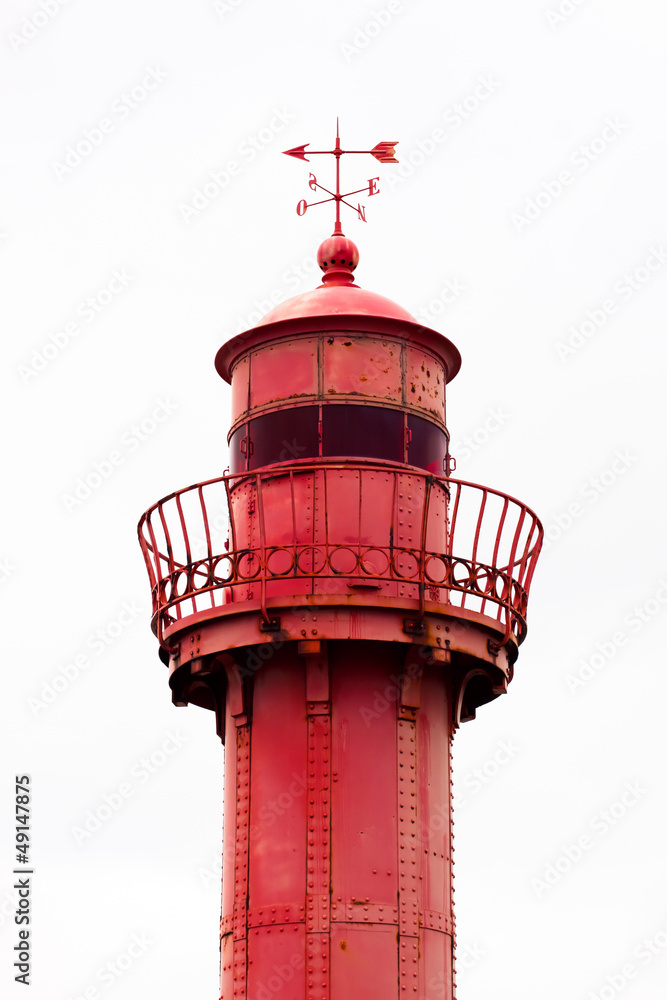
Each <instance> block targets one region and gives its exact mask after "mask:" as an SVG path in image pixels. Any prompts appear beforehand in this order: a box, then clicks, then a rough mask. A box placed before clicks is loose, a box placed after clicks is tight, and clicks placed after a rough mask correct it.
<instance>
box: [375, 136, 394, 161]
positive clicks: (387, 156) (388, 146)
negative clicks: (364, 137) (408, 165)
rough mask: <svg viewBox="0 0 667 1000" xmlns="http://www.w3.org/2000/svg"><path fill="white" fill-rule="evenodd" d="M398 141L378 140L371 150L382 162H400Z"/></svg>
mask: <svg viewBox="0 0 667 1000" xmlns="http://www.w3.org/2000/svg"><path fill="white" fill-rule="evenodd" d="M396 146H398V142H396V141H394V142H378V144H377V146H373V148H372V149H371V150H370V151H369V152H370V153H371V154H372V155H373V156H374V157H375V159H376V160H379V161H380V163H398V160H397V159H396V149H395V147H396Z"/></svg>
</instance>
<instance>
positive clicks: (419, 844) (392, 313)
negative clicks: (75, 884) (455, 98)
mask: <svg viewBox="0 0 667 1000" xmlns="http://www.w3.org/2000/svg"><path fill="white" fill-rule="evenodd" d="M394 145H395V144H394V143H379V144H378V145H377V146H375V147H374V148H373V149H370V150H359V151H357V150H344V149H343V148H342V147H341V145H340V138H339V136H338V134H337V136H336V143H335V146H334V148H333V149H331V150H321V151H318V150H308V149H307V144H306V146H302V147H297V148H296V149H294V150H289V151H288V153H289V154H290V155H292V156H295V157H297V158H298V159H303V160H306V159H307V158H308V157H309V156H310V155H312V154H317V153H330V154H333V155H334V157H335V165H336V180H335V190H333V191H331V190H328V189H327V188H325V187H323V186H322V185H321V184H320V182H319V181H318V179H317V177H316V175H315V174H312V173H311V174H310V178H309V186H310V189H311V190H312V191H315V192H323V193H326V194H329V195H330V197H329V198H322V199H321V200H322V201H332V202H333V203H334V206H335V209H336V219H335V224H334V231H333V234H332V236H330V237H328V238H327V239H325V240H324V242H323V243H322V244H321V246H320V248H319V250H318V254H317V259H318V263H319V266H320V268H321V271H322V281H321V284H320V285H319V286H318V287H314V288H313V289H311V290H309V291H306V292H305V293H303V294H301V295H297V296H296V297H295V298H292V299H290V300H288V301H286V302H283V303H281V304H280V305H278V306H276V308H274V309H273V310H272V311H271V312H270V313H268V314H267V315H266V316H265V317H264V318H263V319H262V320H261V322H260V323H258V324H257V326H255V327H253V328H252V329H250V330H247V331H246V332H244V333H242V334H240V335H238V336H235V337H233V338H232V339H231V340H229V341H227V342H226V343H225V344H223V346H222V347H221V348H220V350H219V351H218V353H217V356H216V359H215V365H216V369H217V371H218V373H219V375H220V376H221V377H222V379H224V380H225V381H226V382H227V383H229V384H230V385H231V398H232V423H231V427H230V428H229V433H228V435H227V443H228V449H229V464H228V468H227V469H226V470H225V472H224V473H223V474H222V475H220V476H219V477H218V478H216V479H213V480H209V481H207V482H202V483H196V484H195V485H193V486H190V487H187V488H185V489H181V490H177V491H176V492H175V493H172V494H170V495H169V496H168V497H166V498H164V499H163V500H160V501H159V502H158V503H156V504H155V505H154V506H152V507H151V508H150V509H149V510H148V511H147V512H146V513H145V514H144V515H143V517H142V518H141V521H140V523H139V539H140V543H141V546H142V550H143V554H144V557H145V560H146V566H147V569H148V574H149V578H150V585H151V590H152V604H153V617H152V625H153V629H154V631H155V634H156V636H157V639H158V643H159V654H160V657H161V659H162V661H163V662H164V663H165V664H166V665H167V666H168V670H169V685H170V688H171V692H172V699H173V701H174V703H175V704H176V705H179V706H184V705H189V704H192V705H198V706H200V707H202V708H205V709H208V710H210V711H211V712H212V713H213V716H214V719H215V725H216V729H217V732H218V734H219V735H220V738H221V740H222V742H223V743H224V748H225V751H224V775H225V777H224V842H223V877H222V909H221V923H220V953H221V995H222V998H223V1000H272V998H273V1000H404V998H415V1000H416V998H426V997H436V996H437V997H439V998H444V1000H450V998H453V997H455V941H456V935H455V922H454V906H453V887H452V864H453V859H452V854H453V845H452V808H451V779H452V775H451V744H452V739H453V737H454V734H455V732H456V729H457V728H458V727H459V726H460V725H461V723H463V722H466V721H468V720H471V719H473V718H474V717H475V713H476V710H477V709H478V708H479V707H480V706H481V705H483V704H485V703H487V702H490V701H492V700H493V699H494V698H496V697H497V696H498V695H500V694H503V693H504V692H506V690H507V687H508V684H509V683H510V681H511V680H512V676H513V672H514V666H515V663H516V660H517V655H518V649H519V645H520V644H521V642H522V641H523V639H524V638H525V635H526V613H527V601H528V592H529V587H530V582H531V578H532V575H533V572H534V569H535V564H536V560H537V558H538V555H539V551H540V546H541V540H542V528H541V525H540V523H539V520H538V519H537V517H536V516H535V514H534V513H533V512H532V511H531V510H530V509H529V507H527V506H526V505H525V504H523V503H522V502H520V501H519V500H516V499H514V498H513V497H510V496H508V495H506V494H504V493H502V492H500V491H498V490H494V489H492V488H490V487H487V486H480V485H477V484H474V483H468V482H464V481H462V480H459V479H456V478H454V477H453V476H452V472H453V471H454V463H453V460H452V459H451V458H450V454H449V433H448V429H447V417H446V391H447V385H448V383H449V382H450V381H451V380H452V379H453V378H454V377H455V376H456V374H457V372H458V371H459V367H460V364H461V358H460V355H459V352H458V350H457V348H456V347H455V346H454V344H453V343H451V342H450V341H449V340H448V339H447V338H446V337H444V336H443V335H442V334H440V333H438V332H437V331H435V330H432V329H429V328H427V327H425V326H423V325H422V324H420V323H419V322H418V321H417V320H415V319H414V317H413V316H411V314H410V313H409V312H408V311H406V310H405V309H404V308H402V307H401V306H400V305H397V304H396V303H395V302H393V301H392V300H390V299H389V298H385V297H384V296H382V295H378V294H376V293H374V292H371V291H368V290H366V289H364V288H363V287H360V286H359V284H358V283H357V273H356V272H357V265H358V263H359V252H358V250H357V247H356V246H355V244H354V243H353V242H352V241H351V240H350V239H348V238H347V237H346V236H345V235H344V234H343V231H342V225H341V219H340V213H341V206H342V205H349V206H350V207H351V208H352V209H353V210H354V211H355V212H356V213H357V215H358V217H359V218H361V219H365V208H364V207H362V206H361V205H356V206H355V205H354V204H352V203H351V202H349V201H348V200H347V199H348V198H350V197H351V196H352V195H357V194H359V193H361V192H364V193H365V194H366V195H367V196H371V195H374V194H376V193H378V192H379V178H378V177H374V178H370V179H369V180H367V181H366V183H365V186H364V187H361V188H357V189H356V190H355V191H352V192H348V193H342V192H341V190H340V163H341V158H342V157H343V156H344V155H345V154H346V153H367V154H371V155H372V156H374V157H375V159H376V160H377V161H379V162H380V163H383V162H395V159H394ZM332 187H333V185H332ZM317 203H318V202H314V203H313V204H317ZM310 207H311V205H308V204H307V203H306V202H305V201H302V202H299V206H298V208H297V212H298V214H300V215H302V214H303V213H304V212H305V211H306V210H307V209H308V208H310ZM211 445H212V447H213V446H216V447H217V442H211Z"/></svg>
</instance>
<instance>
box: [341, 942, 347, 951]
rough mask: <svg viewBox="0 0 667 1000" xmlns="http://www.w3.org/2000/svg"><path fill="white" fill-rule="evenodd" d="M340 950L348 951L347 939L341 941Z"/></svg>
mask: <svg viewBox="0 0 667 1000" xmlns="http://www.w3.org/2000/svg"><path fill="white" fill-rule="evenodd" d="M340 950H341V951H346V950H347V941H341V943H340Z"/></svg>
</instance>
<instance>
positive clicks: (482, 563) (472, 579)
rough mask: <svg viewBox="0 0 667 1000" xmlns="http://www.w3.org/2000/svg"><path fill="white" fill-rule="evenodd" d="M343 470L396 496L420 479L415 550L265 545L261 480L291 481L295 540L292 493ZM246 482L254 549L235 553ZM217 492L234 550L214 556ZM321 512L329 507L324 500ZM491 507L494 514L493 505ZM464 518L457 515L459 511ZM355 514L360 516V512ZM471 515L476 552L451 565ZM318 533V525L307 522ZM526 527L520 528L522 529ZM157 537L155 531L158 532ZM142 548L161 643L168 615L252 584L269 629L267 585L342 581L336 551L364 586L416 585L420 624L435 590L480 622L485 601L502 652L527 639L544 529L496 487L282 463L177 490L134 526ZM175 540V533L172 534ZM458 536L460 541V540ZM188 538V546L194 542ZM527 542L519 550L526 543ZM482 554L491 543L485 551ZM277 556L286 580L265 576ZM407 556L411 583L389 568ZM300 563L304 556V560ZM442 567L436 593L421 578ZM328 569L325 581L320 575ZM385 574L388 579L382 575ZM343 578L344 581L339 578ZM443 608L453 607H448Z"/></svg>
mask: <svg viewBox="0 0 667 1000" xmlns="http://www.w3.org/2000/svg"><path fill="white" fill-rule="evenodd" d="M339 470H343V471H348V472H349V471H359V470H360V471H371V472H372V471H374V470H377V471H380V472H383V473H385V474H386V473H392V474H393V475H394V476H395V477H396V478H395V487H394V489H396V488H397V486H398V476H407V477H412V478H415V479H420V480H422V481H423V483H424V492H423V495H422V498H421V504H422V511H421V530H420V532H419V535H420V537H419V539H418V540H417V539H415V544H413V545H408V546H400V545H395V544H394V542H393V540H392V541H391V542H390V545H389V546H385V545H382V544H373V545H371V544H370V543H366V542H362V541H361V538H360V539H359V540H358V541H357V542H350V543H346V544H345V545H341V544H332V543H331V542H330V539H329V537H328V534H327V535H326V540H325V541H317V542H316V541H315V539H314V538H313V540H312V541H308V540H304V542H303V543H300V542H298V539H297V536H296V534H294V537H293V540H292V543H291V544H288V545H272V544H271V542H270V539H267V533H266V525H265V513H264V491H263V489H262V483H264V482H266V481H267V480H271V479H273V478H276V477H282V476H288V477H289V480H290V492H291V498H292V508H293V520H294V531H296V522H295V514H294V508H295V496H294V483H295V479H297V478H298V477H299V476H301V475H309V474H311V473H316V472H321V471H324V472H325V473H326V472H336V471H339ZM326 478H327V477H326V476H325V486H326ZM244 481H246V482H248V483H252V484H254V488H255V495H256V500H257V505H258V510H257V517H258V521H257V522H256V523H257V525H258V528H259V538H258V539H257V543H258V544H255V545H254V546H250V547H248V546H246V547H243V548H238V549H237V548H236V545H237V534H238V531H237V529H238V525H236V523H235V518H234V516H233V507H232V497H233V495H234V491H235V490H236V488H237V487H238V486H239V485H240V484H242V483H243V482H244ZM436 485H437V486H440V487H441V488H442V489H443V490H444V491H445V493H446V495H447V497H448V498H449V500H450V501H452V502H453V513H452V515H451V522H449V518H448V517H447V528H446V532H447V533H446V536H445V537H446V551H444V552H437V551H430V550H429V549H428V548H427V544H426V542H427V531H428V519H429V504H430V498H431V496H432V495H433V487H434V486H436ZM215 486H223V487H224V496H225V500H226V507H227V516H228V523H227V525H226V527H227V529H228V531H229V534H230V536H231V537H230V541H231V542H232V548H231V549H230V548H229V541H228V542H227V543H226V550H225V551H218V552H214V551H213V549H214V545H213V543H212V540H211V532H210V523H209V520H210V519H209V511H208V510H207V505H206V499H205V491H206V489H207V488H208V487H215ZM194 491H196V493H197V496H198V502H199V512H200V515H201V517H202V520H203V526H204V531H205V536H206V537H205V542H206V555H205V556H204V557H195V556H193V548H192V545H191V538H190V534H189V531H188V523H187V521H188V518H187V516H186V514H185V513H184V510H183V504H182V499H183V498H184V497H185V495H186V494H188V493H193V492H194ZM471 491H476V493H477V494H478V495H479V507H478V509H476V503H473V504H472V506H470V501H469V499H467V498H469V496H470V494H471ZM490 497H495V498H498V499H499V500H500V501H501V502H502V509H501V511H500V514H497V513H496V514H495V515H494V514H493V513H492V514H490V515H488V514H487V501H488V500H489V498H490ZM171 501H174V505H175V508H176V515H177V517H176V518H175V519H174V514H173V507H172V508H170V509H171V510H172V514H171V515H170V516H171V518H172V525H171V526H172V533H173V529H174V525H177V527H178V528H179V529H180V532H181V533H182V543H183V546H184V549H185V561H183V560H182V559H177V558H176V557H175V552H174V545H173V544H172V538H171V534H170V528H169V524H168V519H167V518H166V517H165V507H166V506H167V505H169V504H170V502H171ZM360 504H361V491H360ZM325 506H326V498H325ZM494 506H495V507H497V505H495V504H494ZM510 506H513V507H514V508H515V510H514V514H513V516H512V519H511V524H512V526H513V527H511V528H510V526H509V525H508V524H507V515H508V511H509V509H510ZM461 510H463V511H464V513H463V515H461V514H460V511H461ZM360 511H361V507H360ZM156 514H157V517H158V523H159V525H160V527H161V529H162V534H163V538H164V546H162V545H160V544H158V540H157V538H156V535H155V530H154V527H153V517H154V515H156ZM469 514H472V515H473V517H474V519H475V524H474V531H473V540H472V549H471V551H470V552H467V554H465V555H464V554H460V555H456V554H455V553H454V550H453V547H452V546H454V547H455V545H456V537H457V532H456V529H457V525H458V523H459V517H460V516H461V517H463V519H464V522H465V517H466V516H467V515H469ZM313 523H314V522H313ZM489 525H490V527H491V530H492V531H495V541H494V543H493V550H492V553H490V555H491V558H490V560H489V559H488V558H486V559H484V558H481V559H480V558H479V554H478V549H479V547H480V538H481V535H482V530H483V528H484V529H485V531H486V532H487V533H488V530H489ZM524 526H526V527H524ZM156 527H157V525H156ZM505 528H507V529H508V531H507V537H509V535H510V532H511V533H512V540H511V547H510V552H509V557H507V555H506V556H505V558H504V559H502V560H501V561H503V562H504V563H505V564H504V565H503V566H498V565H497V561H498V558H499V552H500V545H501V536H503V531H504V530H505ZM461 530H463V531H464V532H467V531H468V530H469V529H468V528H467V527H466V525H465V523H464V528H463V529H461ZM138 532H139V541H140V544H141V548H142V551H143V554H144V558H145V561H146V565H147V568H148V573H149V578H150V582H151V588H152V591H153V606H154V612H155V615H156V616H157V619H158V630H159V632H160V633H161V632H162V627H163V624H164V621H163V619H164V620H165V621H166V620H168V621H171V620H173V619H172V616H171V615H170V611H171V612H175V614H176V618H177V619H180V618H183V617H186V616H184V615H183V612H182V608H181V605H183V604H184V603H185V602H187V601H191V602H192V613H193V614H194V613H196V612H197V610H199V609H198V607H197V598H204V595H206V594H210V600H211V606H212V607H215V598H214V594H215V591H218V590H224V589H225V588H229V587H233V586H238V585H242V584H244V583H250V582H254V581H257V582H259V585H260V591H261V592H260V603H261V611H262V615H263V616H264V618H265V619H267V618H268V612H267V590H266V585H267V581H272V580H285V579H290V578H298V579H309V580H310V579H312V580H314V579H319V578H327V576H331V577H334V576H338V577H340V572H339V570H336V569H334V568H333V564H332V563H331V557H332V554H335V552H336V551H337V550H340V549H342V548H349V549H358V550H359V551H358V553H357V557H356V558H357V565H356V566H355V567H354V569H353V570H350V574H354V573H357V572H358V573H362V572H363V575H364V578H366V579H369V580H371V579H372V580H387V579H389V580H392V581H403V582H404V583H407V584H414V585H416V586H417V588H418V597H419V617H420V619H422V618H423V615H424V609H425V601H426V590H427V589H428V588H431V587H439V588H444V589H445V591H446V593H447V595H449V592H450V591H454V592H457V593H461V594H463V598H462V600H461V605H460V606H461V607H465V604H466V596H467V595H470V596H471V597H474V598H475V599H478V600H481V613H482V614H485V610H484V609H485V606H486V603H487V601H491V602H493V604H494V605H496V606H497V607H498V615H497V616H496V619H497V620H499V621H500V620H501V616H502V612H503V611H504V618H505V623H504V632H505V634H504V637H503V640H502V642H501V644H504V643H506V642H507V641H508V640H509V638H510V636H511V634H512V631H513V629H514V631H515V632H518V635H517V641H519V642H520V641H522V639H523V637H524V635H525V630H526V623H525V606H526V603H527V598H528V590H529V587H530V583H531V579H532V575H533V572H534V569H535V563H536V560H537V557H538V555H539V551H540V548H541V544H542V537H543V529H542V525H541V523H540V521H539V519H538V517H537V515H536V514H535V513H534V511H532V510H531V508H530V507H528V506H527V505H526V504H524V503H522V502H521V501H520V500H517V499H516V498H515V497H512V496H510V495H509V494H507V493H504V492H502V491H501V490H496V489H493V488H492V487H488V486H482V485H480V484H478V483H472V482H468V481H466V480H462V479H453V478H452V477H448V476H439V475H436V474H434V473H430V472H428V471H426V470H424V469H418V468H414V467H412V466H404V465H399V464H395V463H381V462H376V461H363V460H357V461H354V462H347V461H345V462H343V461H340V460H339V461H326V460H323V461H312V460H310V461H298V460H297V461H294V460H293V461H291V462H286V463H281V464H278V465H271V466H266V467H263V468H261V469H257V470H253V471H244V472H236V473H225V474H224V475H222V476H218V477H215V478H213V479H208V480H206V481H204V482H201V483H194V484H192V485H191V486H187V487H184V488H182V489H179V490H175V491H174V492H172V493H170V494H168V495H167V496H166V497H163V498H162V499H161V500H158V501H157V502H156V503H155V504H153V506H152V507H150V508H149V509H148V510H147V511H146V512H145V513H144V514H143V515H142V517H141V519H140V521H139V525H138ZM177 534H178V532H177ZM459 536H460V532H459ZM193 537H194V536H193ZM524 538H525V540H524ZM484 544H485V545H487V546H488V542H486V541H485V542H484ZM304 548H307V549H312V550H313V552H314V551H315V550H318V551H320V554H321V552H322V551H323V550H325V557H324V563H323V566H322V567H320V569H319V570H317V571H313V572H307V571H305V570H304V569H303V568H302V567H298V555H299V550H300V549H304ZM362 549H366V553H367V552H368V550H370V549H374V550H377V551H382V552H383V553H384V554H385V556H386V558H387V567H386V568H385V570H384V571H383V572H382V573H375V574H374V573H369V572H368V570H367V569H366V568H365V567H364V566H363V563H362V559H363V555H362ZM278 550H285V551H287V552H288V553H290V552H291V553H292V556H291V566H290V569H289V570H288V571H286V572H285V573H276V572H273V571H271V570H270V569H269V566H268V560H270V559H271V556H272V555H274V554H275V552H276V551H278ZM402 552H409V553H410V554H411V555H412V556H413V557H415V558H416V559H417V560H418V570H417V571H416V573H415V575H414V577H405V576H404V575H403V574H402V573H401V572H400V571H399V569H398V568H397V566H396V565H395V562H394V553H402ZM246 554H247V555H248V556H256V557H258V559H259V569H258V570H257V572H256V573H254V574H252V576H250V577H248V576H244V575H243V574H242V573H241V572H240V570H239V565H240V561H241V559H242V558H244V556H245V555H246ZM301 554H302V553H301ZM225 558H226V559H227V560H229V561H230V565H232V566H233V567H234V570H233V573H232V575H231V576H230V578H229V579H224V580H221V579H220V578H216V577H215V572H216V567H217V565H218V564H219V562H220V561H221V560H222V559H225ZM432 558H437V559H440V560H441V561H442V563H443V565H444V566H445V573H446V579H445V577H443V580H442V581H441V582H440V583H437V584H436V582H435V581H433V580H432V578H431V577H429V575H428V573H427V563H428V562H429V561H430V560H431V559H432ZM457 564H458V565H463V566H465V569H466V572H467V574H468V575H467V577H466V578H465V579H464V580H460V581H458V582H457V581H456V580H455V578H454V570H455V567H456V566H457ZM327 567H328V573H327V572H325V571H324V570H325V569H326V568H327ZM517 567H518V568H519V572H518V574H517V576H516V578H515V576H514V573H515V572H516V570H517ZM184 572H185V573H186V575H187V580H188V586H187V591H186V593H184V594H178V593H176V586H177V583H178V582H179V576H180V575H181V574H183V573H184ZM197 574H199V575H200V576H201V577H202V578H203V582H204V585H203V586H198V585H195V584H196V581H195V580H194V577H195V576H196V575H197ZM387 574H389V575H387ZM343 575H346V574H343ZM479 578H485V582H486V589H482V588H481V587H480V585H479ZM168 583H171V585H172V593H171V594H167V593H165V591H166V590H167V584H168ZM499 583H500V585H501V587H502V593H498V584H499ZM447 603H450V602H449V601H448V602H447Z"/></svg>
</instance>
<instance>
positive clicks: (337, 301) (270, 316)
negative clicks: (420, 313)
mask: <svg viewBox="0 0 667 1000" xmlns="http://www.w3.org/2000/svg"><path fill="white" fill-rule="evenodd" d="M305 316H377V317H378V318H380V319H400V320H403V322H408V323H416V322H417V320H416V319H415V318H414V316H412V315H411V314H410V313H409V312H408V311H407V309H403V307H402V306H399V305H397V303H396V302H392V300H391V299H387V298H385V296H384V295H377V294H376V293H375V292H369V291H366V289H365V288H359V286H358V285H339V284H333V283H332V284H328V285H320V286H319V287H318V288H313V289H312V290H311V291H309V292H303V293H302V294H301V295H295V296H293V298H291V299H287V300H286V301H285V302H280V303H279V304H278V305H277V306H276V307H275V308H274V309H271V311H270V312H268V313H267V314H266V316H264V317H262V319H261V320H260V321H259V323H257V326H266V325H267V324H268V323H278V322H279V321H280V320H284V319H300V318H302V317H305Z"/></svg>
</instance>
